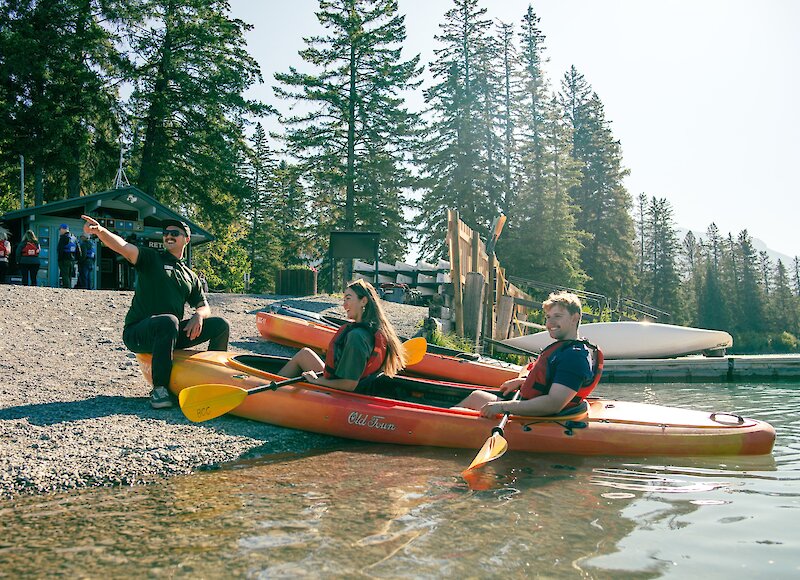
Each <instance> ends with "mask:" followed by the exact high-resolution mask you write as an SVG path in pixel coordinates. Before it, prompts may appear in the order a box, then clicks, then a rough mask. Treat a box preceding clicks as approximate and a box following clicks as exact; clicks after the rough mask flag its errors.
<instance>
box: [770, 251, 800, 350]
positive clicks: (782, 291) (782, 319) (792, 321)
mask: <svg viewBox="0 0 800 580" xmlns="http://www.w3.org/2000/svg"><path fill="white" fill-rule="evenodd" d="M798 306H800V303H798V300H797V297H796V296H793V295H792V289H791V287H790V285H789V274H788V272H787V271H786V266H784V265H783V262H782V261H781V260H778V263H777V265H776V266H775V273H774V291H773V292H772V295H771V296H770V300H769V309H770V322H771V330H772V331H773V332H776V333H777V332H782V331H786V332H789V333H791V334H792V335H793V336H795V337H798V336H800V308H798Z"/></svg>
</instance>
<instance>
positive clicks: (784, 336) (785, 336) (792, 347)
mask: <svg viewBox="0 0 800 580" xmlns="http://www.w3.org/2000/svg"><path fill="white" fill-rule="evenodd" d="M799 345H800V343H798V340H797V337H796V336H795V335H793V334H792V333H791V332H786V331H783V332H782V333H780V334H778V335H775V336H771V337H770V346H771V347H772V351H773V352H798V346H799Z"/></svg>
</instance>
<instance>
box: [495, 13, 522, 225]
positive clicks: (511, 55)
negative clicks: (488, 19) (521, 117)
mask: <svg viewBox="0 0 800 580" xmlns="http://www.w3.org/2000/svg"><path fill="white" fill-rule="evenodd" d="M498 42H499V45H500V53H499V56H500V59H501V62H502V69H501V75H502V77H501V78H502V84H501V91H502V92H501V103H502V105H501V107H500V111H499V124H500V131H501V132H502V139H503V145H502V161H501V166H502V180H501V184H502V189H501V194H500V196H499V197H500V210H501V211H502V212H503V213H504V214H505V215H507V216H508V215H510V214H511V208H512V207H513V204H514V201H515V199H514V198H515V196H516V186H515V184H516V175H517V172H518V151H517V144H516V134H515V133H516V123H515V117H516V115H515V113H514V108H515V103H516V94H517V92H518V85H519V83H518V81H517V72H516V67H517V62H518V55H517V51H516V47H515V45H514V27H513V25H511V24H506V23H502V22H501V23H500V24H499V25H498Z"/></svg>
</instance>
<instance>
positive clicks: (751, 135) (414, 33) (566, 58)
mask: <svg viewBox="0 0 800 580" xmlns="http://www.w3.org/2000/svg"><path fill="white" fill-rule="evenodd" d="M231 4H232V14H233V16H234V17H237V18H241V19H242V20H244V21H245V22H248V23H250V24H252V25H254V26H255V28H254V30H253V31H251V33H249V35H248V37H247V40H248V45H249V48H250V53H251V54H252V55H253V56H254V57H255V58H256V59H257V60H258V62H259V63H260V64H261V68H262V72H263V74H264V79H265V83H264V85H262V86H260V87H258V88H256V89H254V90H253V91H251V93H250V96H253V97H258V98H260V99H262V100H264V101H266V102H268V103H270V104H272V105H274V106H276V107H277V108H278V109H279V110H281V111H282V112H284V111H285V110H286V106H287V104H286V103H285V102H282V101H277V100H276V99H275V98H274V96H273V94H272V90H271V87H272V85H273V84H275V83H274V79H273V74H274V73H275V72H277V71H286V70H288V68H289V66H296V67H298V68H299V69H300V70H301V71H307V72H312V69H310V68H308V67H307V65H305V63H303V62H302V61H301V59H300V58H299V56H298V54H297V53H298V51H299V50H301V49H302V48H304V46H305V44H304V42H303V37H304V36H311V35H314V34H320V33H321V27H320V26H319V24H318V22H317V19H316V17H315V15H314V12H315V11H316V10H317V9H318V2H317V0H292V1H291V2H286V1H285V0H264V1H252V0H233V1H232V3H231ZM529 4H531V2H529V1H528V0H484V1H483V2H482V3H481V5H482V6H485V7H486V8H487V9H488V13H487V16H488V17H490V18H492V19H494V20H498V21H503V22H510V23H513V24H515V28H516V29H518V28H519V26H518V25H519V23H520V22H521V20H522V17H523V15H524V14H525V11H526V10H527V7H528V5H529ZM452 5H453V3H452V1H451V0H399V6H400V12H401V13H403V14H405V15H406V30H407V34H408V38H407V40H406V44H405V48H404V58H408V57H410V56H411V55H414V54H418V53H419V54H421V55H422V61H423V62H424V63H426V64H427V63H429V62H430V61H431V60H432V59H433V56H434V54H433V50H434V49H435V48H436V47H437V43H436V41H435V40H434V38H433V37H434V35H436V34H438V33H439V24H440V23H441V22H443V20H444V18H443V15H444V13H445V12H446V11H447V10H449V9H450V8H451V7H452ZM533 7H534V11H535V12H536V14H537V15H538V16H539V17H540V18H541V21H540V23H539V28H540V29H541V30H542V32H543V33H544V34H545V36H546V40H545V47H546V52H545V55H546V56H547V57H548V58H549V59H550V62H549V63H548V74H549V77H550V82H551V85H554V86H559V85H560V82H561V78H562V77H563V75H564V72H565V71H566V70H567V69H568V68H569V67H570V66H571V65H575V67H576V68H577V69H578V71H579V72H580V73H582V74H583V75H584V76H585V78H586V80H587V81H588V82H589V83H590V84H591V85H592V87H593V88H594V90H595V91H596V92H597V93H598V95H599V96H600V99H601V100H602V102H603V104H604V105H605V110H606V118H607V119H608V120H610V121H611V122H612V130H613V132H614V135H615V137H616V138H617V139H619V140H620V141H621V143H622V152H623V161H624V164H625V166H626V167H627V168H628V169H630V172H631V174H630V176H629V177H628V178H627V180H626V185H627V187H628V190H629V191H630V193H631V195H632V196H633V197H634V198H636V197H637V196H638V194H639V193H641V192H644V193H646V194H647V195H648V197H650V196H653V195H655V196H657V197H666V198H667V199H668V200H669V202H670V204H671V205H672V207H673V210H674V212H675V221H676V225H677V226H678V227H682V228H687V229H692V230H694V231H696V232H705V230H706V228H707V227H708V225H709V224H710V223H711V222H712V221H713V222H715V223H716V224H717V226H718V227H719V229H720V230H721V232H722V233H723V234H727V233H728V232H732V233H733V234H734V236H735V235H736V234H737V233H738V232H739V231H740V230H742V229H745V228H746V229H747V230H748V231H749V233H750V235H751V236H753V237H754V238H758V239H760V240H763V241H764V242H765V243H766V245H767V246H768V247H769V248H770V249H771V250H775V251H777V252H781V253H783V254H786V255H788V256H796V255H800V237H798V235H797V230H795V228H796V227H798V219H799V218H800V211H799V210H800V203H798V201H797V200H796V191H797V189H798V185H797V173H796V170H795V169H793V168H796V167H797V166H798V164H799V161H798V158H799V157H800V107H798V95H800V62H798V61H800V34H798V33H797V30H796V27H797V23H798V22H800V2H796V1H795V0H756V1H753V0H748V1H742V0H646V1H645V0H538V1H536V2H533ZM428 85H429V83H425V84H424V85H423V86H428ZM421 102H422V98H421V96H420V97H419V101H417V102H414V101H411V102H410V103H409V104H410V106H411V107H412V108H413V109H418V108H419V106H420V104H421ZM265 125H266V126H267V127H268V128H270V129H273V130H274V129H275V125H274V124H273V123H272V122H265ZM792 199H795V201H791V200H792ZM510 219H513V216H510ZM786 265H787V266H789V264H786Z"/></svg>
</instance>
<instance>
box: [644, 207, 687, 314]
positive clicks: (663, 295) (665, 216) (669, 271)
mask: <svg viewBox="0 0 800 580" xmlns="http://www.w3.org/2000/svg"><path fill="white" fill-rule="evenodd" d="M647 218H648V225H649V227H648V244H647V245H648V246H649V259H648V260H647V266H646V267H647V269H648V272H647V276H646V279H647V281H648V282H649V284H648V286H649V288H648V290H649V292H650V296H651V297H652V298H651V300H652V303H653V305H654V306H656V307H658V308H659V309H662V310H665V311H667V312H670V313H671V314H672V317H673V318H672V319H673V320H675V321H677V322H683V320H682V318H683V313H684V309H683V307H682V306H683V305H682V303H681V300H680V275H679V273H678V268H677V257H678V239H677V234H676V231H675V225H674V220H673V217H672V207H671V206H670V205H669V202H668V201H667V200H666V198H656V197H653V198H652V199H651V201H650V204H649V206H648V210H647Z"/></svg>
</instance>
